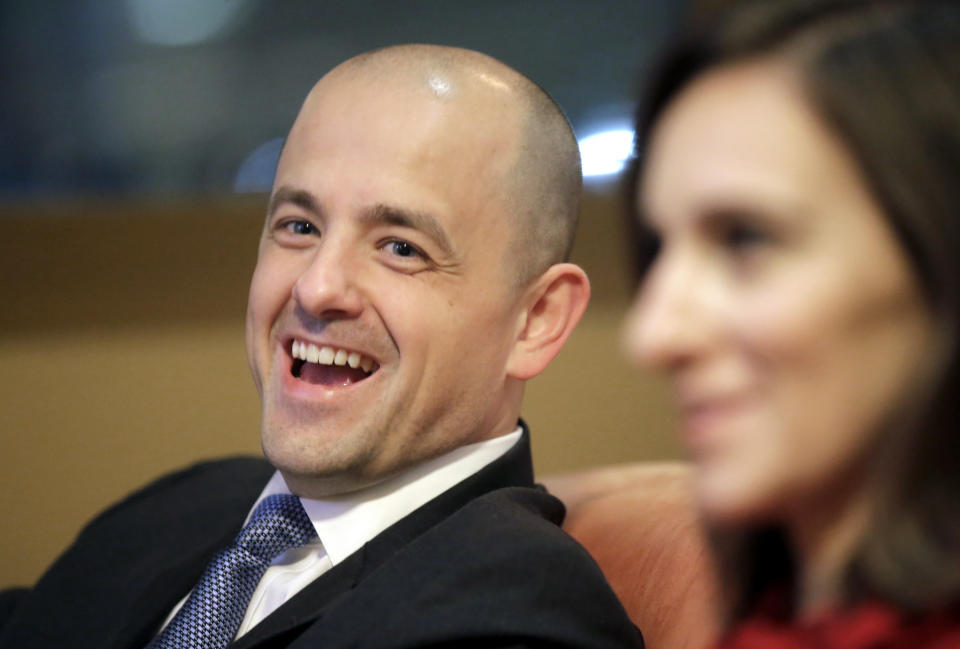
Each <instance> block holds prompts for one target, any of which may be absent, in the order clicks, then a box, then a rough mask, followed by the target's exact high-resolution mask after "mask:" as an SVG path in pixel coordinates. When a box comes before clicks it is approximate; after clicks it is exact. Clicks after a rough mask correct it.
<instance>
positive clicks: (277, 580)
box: [163, 427, 522, 637]
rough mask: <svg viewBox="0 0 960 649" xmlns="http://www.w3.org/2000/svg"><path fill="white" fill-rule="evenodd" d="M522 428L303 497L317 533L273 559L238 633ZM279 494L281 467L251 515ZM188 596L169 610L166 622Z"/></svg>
mask: <svg viewBox="0 0 960 649" xmlns="http://www.w3.org/2000/svg"><path fill="white" fill-rule="evenodd" d="M521 432H522V431H521V429H520V428H519V427H518V428H517V429H516V430H514V431H513V432H511V433H508V434H507V435H502V436H500V437H495V438H493V439H489V440H486V441H483V442H477V443H476V444H469V445H467V446H461V447H460V448H457V449H454V450H452V451H450V452H449V453H446V454H444V455H441V456H439V457H436V458H433V459H432V460H428V461H426V462H422V463H420V464H418V465H416V466H415V467H413V468H411V469H408V470H407V471H405V472H403V473H401V474H399V475H396V476H394V477H392V478H389V479H387V480H384V481H382V482H378V483H377V484H374V485H371V486H369V487H366V488H364V489H360V490H359V491H354V492H351V493H347V494H342V495H339V496H332V497H330V498H326V499H324V500H310V499H307V498H301V499H300V502H301V503H302V504H303V508H304V510H305V511H306V512H307V516H309V517H310V520H311V521H312V522H313V526H314V528H315V529H316V530H317V536H318V538H316V539H314V540H313V541H312V542H310V543H308V544H307V545H304V546H301V547H298V548H293V549H291V550H288V551H286V552H284V553H282V554H281V555H280V556H278V557H277V558H276V559H274V561H273V563H271V564H270V567H269V568H267V571H266V572H265V573H264V575H263V578H262V579H261V580H260V583H259V584H258V585H257V589H256V590H255V591H254V592H253V597H252V598H251V599H250V604H249V605H248V606H247V613H246V615H245V616H244V618H243V622H241V624H240V629H239V630H238V631H237V637H240V636H242V635H243V634H244V633H246V632H247V631H249V630H250V629H251V628H253V627H254V626H255V625H256V624H257V623H259V622H260V621H261V620H262V619H263V618H265V617H267V616H268V615H270V614H271V613H272V612H273V611H275V610H276V609H277V608H279V607H280V605H282V604H283V603H284V602H286V601H287V600H288V599H290V598H291V597H293V596H294V595H295V594H297V593H298V592H300V590H302V589H303V588H304V587H306V586H307V585H308V584H309V583H310V582H312V581H314V580H315V579H316V578H317V577H319V576H320V575H322V574H323V573H325V572H326V571H327V570H329V569H330V568H332V567H333V566H335V565H337V564H338V563H340V562H341V561H343V560H344V559H346V558H347V557H349V556H350V555H351V554H353V553H354V552H356V551H357V550H359V549H360V548H361V547H363V545H364V544H365V543H367V542H368V541H369V540H370V539H372V538H373V537H375V536H377V535H378V534H379V533H380V532H382V531H384V530H385V529H387V528H388V527H390V526H391V525H393V524H394V523H396V522H397V521H399V520H400V519H402V518H404V517H405V516H407V515H408V514H410V513H411V512H413V511H414V510H415V509H417V508H418V507H420V506H422V505H424V504H426V503H427V502H429V501H430V500H432V499H433V498H435V497H437V496H439V495H440V494H441V493H443V492H444V491H446V490H447V489H450V488H451V487H453V486H454V485H456V484H457V483H459V482H462V481H463V480H465V479H466V478H468V477H470V476H471V475H473V474H474V473H476V472H477V471H479V470H480V469H482V468H483V467H485V466H487V465H488V464H490V463H491V462H493V461H494V460H496V459H497V458H499V457H501V456H502V455H504V454H505V453H506V452H507V451H508V450H510V448H512V447H513V445H514V444H516V443H517V441H518V440H519V439H520V436H521ZM276 493H290V489H289V488H288V487H287V483H286V482H285V481H284V480H283V476H282V475H280V472H279V471H277V472H276V473H274V474H273V477H272V478H270V481H269V482H268V483H267V486H266V487H265V488H264V490H263V492H262V493H261V494H260V497H259V498H257V500H256V502H254V503H253V507H251V508H250V514H248V515H247V520H249V518H250V515H252V514H253V510H254V509H256V507H257V505H259V504H260V501H261V500H263V499H264V498H266V497H267V496H270V495H273V494H276ZM244 524H246V523H244ZM188 596H189V595H188ZM186 599H187V598H186V597H184V598H183V600H181V601H180V602H179V603H178V604H177V605H176V606H175V607H174V609H173V611H171V612H170V615H169V616H168V617H167V620H166V621H165V622H164V624H163V626H164V627H165V626H166V625H167V624H168V623H169V622H170V620H171V619H173V616H174V615H176V613H177V611H179V610H180V607H181V606H183V604H184V602H186Z"/></svg>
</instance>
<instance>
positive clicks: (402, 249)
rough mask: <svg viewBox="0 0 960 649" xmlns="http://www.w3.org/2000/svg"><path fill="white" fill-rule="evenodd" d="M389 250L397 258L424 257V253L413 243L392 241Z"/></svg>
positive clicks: (388, 246) (388, 245)
mask: <svg viewBox="0 0 960 649" xmlns="http://www.w3.org/2000/svg"><path fill="white" fill-rule="evenodd" d="M387 248H388V249H389V250H390V252H392V253H393V254H394V255H396V256H397V257H422V256H423V253H421V252H420V250H419V249H418V248H417V247H416V246H414V245H413V244H411V243H408V242H406V241H399V240H397V241H391V242H389V243H388V244H387Z"/></svg>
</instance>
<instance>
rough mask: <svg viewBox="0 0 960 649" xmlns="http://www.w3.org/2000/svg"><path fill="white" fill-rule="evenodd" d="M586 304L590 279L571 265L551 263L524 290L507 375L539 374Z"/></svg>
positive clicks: (575, 323) (565, 338)
mask: <svg viewBox="0 0 960 649" xmlns="http://www.w3.org/2000/svg"><path fill="white" fill-rule="evenodd" d="M589 301H590V280H589V279H587V274H586V273H585V272H583V269H582V268H580V267H579V266H576V265H574V264H554V265H553V266H551V267H550V268H548V269H547V271H546V272H545V273H543V274H542V275H541V276H540V277H539V278H537V279H536V280H535V281H534V282H533V284H531V286H530V287H528V288H527V299H526V302H525V309H524V312H523V313H522V314H521V320H520V322H519V331H518V333H517V339H516V341H515V342H514V347H513V351H512V352H511V354H510V357H509V358H508V359H507V375H508V376H511V377H513V378H515V379H519V380H521V381H526V380H528V379H532V378H533V377H535V376H536V375H537V374H539V373H540V372H542V371H543V370H544V369H545V368H546V367H547V365H549V364H550V361H552V360H553V357H554V356H556V355H557V353H558V352H559V351H560V348H561V347H563V344H564V343H565V342H567V338H569V337H570V334H571V333H572V332H573V328H574V327H576V326H577V323H578V322H579V321H580V316H582V315H583V312H584V311H585V310H586V308H587V302H589Z"/></svg>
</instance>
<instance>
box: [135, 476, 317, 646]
mask: <svg viewBox="0 0 960 649" xmlns="http://www.w3.org/2000/svg"><path fill="white" fill-rule="evenodd" d="M316 535H317V532H316V530H314V527H313V523H311V522H310V519H309V518H308V517H307V513H306V512H305V511H304V510H303V506H302V505H301V504H300V500H299V499H298V498H297V497H296V496H293V495H291V494H273V495H272V496H267V497H266V498H264V499H263V500H262V501H261V502H260V504H259V505H257V508H256V509H255V510H254V512H253V515H252V516H251V517H250V521H249V522H248V523H247V525H246V527H244V528H243V529H242V530H240V533H239V534H238V535H237V538H236V539H234V541H233V545H231V546H230V547H228V548H226V549H225V550H221V551H220V552H218V553H217V555H216V556H215V557H214V558H213V561H211V562H210V564H209V565H208V566H207V569H206V571H204V573H203V576H202V577H201V578H200V581H199V582H197V585H196V587H195V588H194V589H193V592H192V593H190V597H188V598H187V601H186V603H184V605H183V607H182V608H181V609H180V610H179V611H177V614H176V615H175V616H174V618H173V619H172V620H170V624H168V625H167V627H166V628H165V629H164V630H163V631H162V632H161V633H160V635H158V636H157V637H155V638H154V639H153V642H151V643H150V644H149V645H147V649H188V648H189V649H220V648H221V647H226V646H227V645H228V644H230V643H231V642H232V641H233V638H234V636H236V634H237V629H239V628H240V623H241V622H243V617H244V615H246V612H247V606H248V605H249V603H250V598H251V597H253V591H254V590H256V588H257V584H258V583H260V578H261V577H263V573H264V572H266V570H267V567H268V566H269V565H270V563H271V562H272V561H273V560H274V559H275V558H276V557H277V556H278V555H279V554H280V553H282V552H284V551H285V550H288V549H290V548H293V547H297V546H300V545H303V544H305V543H306V542H308V541H309V540H310V539H312V538H313V537H315V536H316Z"/></svg>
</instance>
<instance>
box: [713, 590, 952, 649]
mask: <svg viewBox="0 0 960 649" xmlns="http://www.w3.org/2000/svg"><path fill="white" fill-rule="evenodd" d="M717 649H960V617H958V616H957V615H956V614H950V613H947V612H942V613H936V614H928V615H922V616H907V615H905V614H902V613H901V612H899V611H897V610H896V609H894V608H893V607H891V606H889V605H886V604H880V603H876V602H874V603H868V604H862V605H859V606H855V607H853V608H850V609H845V610H842V611H837V612H835V613H832V614H828V615H824V616H823V617H822V618H820V619H818V620H817V621H815V622H812V623H807V624H797V623H795V622H791V621H789V620H786V619H785V618H784V617H783V616H778V615H771V614H770V611H766V612H765V613H764V614H760V615H757V616H754V617H751V618H748V619H746V620H744V621H743V622H741V623H740V624H739V625H737V626H736V627H734V628H733V629H732V630H731V631H730V633H729V634H728V635H727V636H726V638H725V639H724V640H723V641H722V642H721V643H720V644H719V645H718V647H717Z"/></svg>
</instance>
